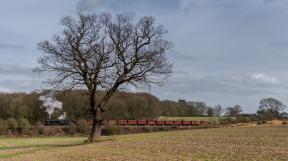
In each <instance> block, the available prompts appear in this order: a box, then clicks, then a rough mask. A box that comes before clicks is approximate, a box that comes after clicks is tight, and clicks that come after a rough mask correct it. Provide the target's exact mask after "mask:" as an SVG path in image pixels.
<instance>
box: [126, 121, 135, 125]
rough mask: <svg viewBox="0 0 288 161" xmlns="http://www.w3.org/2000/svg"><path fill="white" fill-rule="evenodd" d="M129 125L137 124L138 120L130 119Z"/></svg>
mask: <svg viewBox="0 0 288 161" xmlns="http://www.w3.org/2000/svg"><path fill="white" fill-rule="evenodd" d="M127 123H128V125H137V120H128V121H127Z"/></svg>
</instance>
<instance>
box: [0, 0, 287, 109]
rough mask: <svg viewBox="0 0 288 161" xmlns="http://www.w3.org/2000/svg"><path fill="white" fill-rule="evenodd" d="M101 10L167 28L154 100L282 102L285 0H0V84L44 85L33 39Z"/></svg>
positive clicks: (25, 88)
mask: <svg viewBox="0 0 288 161" xmlns="http://www.w3.org/2000/svg"><path fill="white" fill-rule="evenodd" d="M103 11H104V12H107V11H108V12H112V13H123V14H127V15H129V16H131V18H132V19H134V20H137V19H139V18H140V17H142V16H153V17H155V18H156V21H157V23H159V24H162V25H163V26H165V28H166V29H167V30H168V34H167V35H166V38H167V39H168V40H169V41H171V42H173V44H174V47H173V50H172V52H171V53H170V55H169V62H171V63H172V64H173V74H172V75H171V76H170V78H169V79H168V80H167V82H166V84H165V86H161V87H157V86H153V87H152V89H151V93H152V94H153V95H155V96H157V97H158V98H159V99H161V100H165V99H170V100H176V101H177V100H178V99H185V100H188V101H204V102H206V103H207V104H208V105H210V106H214V105H217V104H220V105H222V106H223V107H227V106H233V105H236V104H239V105H241V106H242V108H243V109H244V112H247V113H251V112H255V111H256V110H257V108H258V106H259V101H260V100H261V99H262V98H266V97H274V98H276V99H278V100H280V101H282V102H283V103H284V104H287V105H288V97H287V96H288V63H287V61H288V1H287V0H61V1H59V0H49V1H47V0H25V1H23V0H2V1H1V5H0V20H1V21H0V91H1V92H31V91H34V90H39V89H43V88H46V86H45V84H43V83H42V82H43V80H44V78H45V76H43V75H38V74H35V73H33V72H32V70H33V69H34V68H35V67H37V59H38V57H39V56H41V52H40V51H39V50H38V49H37V43H38V42H40V41H42V40H46V39H48V40H49V39H50V38H51V37H52V35H53V34H55V33H58V32H60V31H61V26H60V25H59V19H60V18H61V17H63V16H70V15H75V14H77V13H78V12H83V13H98V12H103ZM286 111H288V110H287V109H286Z"/></svg>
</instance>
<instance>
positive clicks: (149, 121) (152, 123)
mask: <svg viewBox="0 0 288 161" xmlns="http://www.w3.org/2000/svg"><path fill="white" fill-rule="evenodd" d="M147 125H151V126H153V125H156V121H155V120H147Z"/></svg>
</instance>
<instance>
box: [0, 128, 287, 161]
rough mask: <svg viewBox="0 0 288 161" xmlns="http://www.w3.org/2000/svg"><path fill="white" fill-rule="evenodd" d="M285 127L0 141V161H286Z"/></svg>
mask: <svg viewBox="0 0 288 161" xmlns="http://www.w3.org/2000/svg"><path fill="white" fill-rule="evenodd" d="M287 135H288V126H259V127H241V128H239V127H235V128H217V129H198V130H187V131H174V132H158V133H149V134H136V135H123V136H109V137H103V138H102V141H101V142H99V143H94V144H86V145H83V144H81V143H82V142H83V140H84V138H32V139H4V138H2V139H0V158H2V159H3V160H17V161H18V160H19V161H30V160H31V161H42V160H49V161H54V160H55V161H56V160H57V161H58V160H60V161H68V160H77V161H78V160H79V161H81V160H83V161H89V160H97V161H98V160H123V161H124V160H125V161H126V160H131V161H141V160H157V161H159V160H169V161H170V160H172V161H173V160H175V161H176V160H177V161H178V160H215V161H216V160H223V161H233V160H235V161H236V160H237V161H239V160H259V161H266V160H275V161H281V160H283V161H284V160H285V161H286V160H287V158H288V146H287V145H288V137H287Z"/></svg>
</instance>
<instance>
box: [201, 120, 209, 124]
mask: <svg viewBox="0 0 288 161" xmlns="http://www.w3.org/2000/svg"><path fill="white" fill-rule="evenodd" d="M207 123H208V122H207V121H200V124H207Z"/></svg>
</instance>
